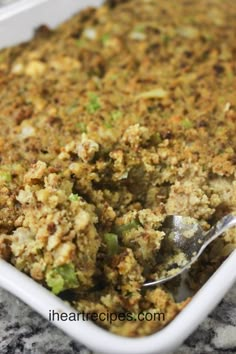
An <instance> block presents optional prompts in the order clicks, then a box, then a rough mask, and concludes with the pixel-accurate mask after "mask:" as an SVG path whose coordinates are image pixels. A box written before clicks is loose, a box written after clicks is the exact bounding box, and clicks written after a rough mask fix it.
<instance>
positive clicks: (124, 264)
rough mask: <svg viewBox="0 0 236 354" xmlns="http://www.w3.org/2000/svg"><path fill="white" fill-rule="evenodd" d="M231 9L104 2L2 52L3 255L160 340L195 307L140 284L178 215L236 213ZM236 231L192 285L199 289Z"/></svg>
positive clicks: (141, 0) (124, 327)
mask: <svg viewBox="0 0 236 354" xmlns="http://www.w3.org/2000/svg"><path fill="white" fill-rule="evenodd" d="M235 18H236V2H234V1H231V0H225V1H220V0H198V1H197V0H194V1H193V0H191V1H190V0H181V1H172V0H169V1H155V0H135V1H134V0H133V1H132V0H130V1H127V0H126V1H112V0H110V1H107V2H106V3H105V5H104V6H102V7H100V8H98V9H94V8H89V9H87V10H84V11H82V12H80V13H79V14H77V15H75V16H74V17H73V18H72V19H70V20H69V21H67V22H66V23H65V24H63V25H61V26H60V27H59V28H57V29H56V30H51V29H49V28H48V27H47V26H45V25H43V26H41V27H40V28H39V29H38V30H37V31H36V33H35V37H34V38H33V39H32V40H31V41H30V42H28V43H24V44H21V45H17V46H15V47H12V48H7V49H4V50H2V51H1V52H0V126H1V131H0V158H1V166H0V193H1V198H0V204H1V209H0V232H1V234H0V256H1V257H2V258H3V259H5V260H7V261H9V262H10V263H12V264H13V265H15V266H16V267H17V268H18V269H19V270H21V271H23V272H25V273H26V274H28V275H30V276H31V277H32V278H33V279H35V280H36V281H38V282H40V283H41V284H42V285H44V286H46V287H48V288H49V289H50V290H51V291H53V292H54V293H55V294H58V295H59V296H61V297H62V298H63V299H66V300H67V301H69V302H70V303H71V304H72V305H73V306H74V307H75V308H76V309H77V310H78V311H84V312H97V313H99V312H116V313H122V312H124V313H125V312H131V313H132V314H133V315H134V316H135V314H137V313H139V312H142V311H149V312H156V311H161V312H164V313H165V320H164V321H162V322H159V321H125V322H123V321H118V320H117V321H115V322H113V323H109V322H108V321H107V322H101V323H99V324H100V325H102V326H103V327H105V328H107V329H108V330H110V331H111V332H113V333H117V334H120V335H124V336H143V335H148V334H151V333H153V332H155V331H157V330H159V329H161V328H162V327H163V326H165V325H166V324H167V323H168V322H170V321H171V320H172V319H173V318H174V317H175V316H176V315H177V314H178V313H179V312H180V311H181V309H183V307H184V306H185V305H186V304H187V303H188V301H189V300H190V299H189V298H188V299H186V300H185V301H183V302H178V301H176V300H175V296H174V289H175V287H176V281H172V282H169V283H167V284H166V285H162V286H158V287H155V288H148V289H146V288H142V284H143V282H144V281H145V280H146V279H147V276H148V274H149V273H150V272H151V271H152V269H153V267H154V266H155V265H156V263H157V262H158V256H159V255H162V246H163V240H164V239H165V233H164V231H163V230H162V224H163V221H164V219H165V217H166V215H168V214H178V215H184V216H190V217H194V218H196V219H197V220H198V221H199V223H200V224H201V226H202V227H203V228H204V230H208V229H209V228H210V226H211V225H212V224H214V223H215V222H216V221H217V220H219V218H220V217H222V216H223V215H225V214H228V213H235V212H236V134H235V133H236V96H235V91H236V79H235V73H236V42H235V38H236V22H235ZM235 245H236V231H235V229H231V230H230V231H228V232H226V233H225V235H224V237H221V238H219V239H217V240H216V241H215V242H214V243H213V244H212V245H210V246H209V247H208V248H207V251H205V253H204V254H203V255H202V256H201V258H200V259H199V261H198V262H197V263H196V264H195V265H194V267H193V269H192V270H191V272H190V281H189V282H190V286H191V288H192V289H194V290H195V291H197V289H198V288H199V287H200V286H201V285H202V284H204V282H205V281H206V280H207V279H208V277H209V276H210V275H211V274H212V273H213V272H214V271H215V270H216V268H217V267H218V266H219V265H220V264H221V262H222V261H223V260H224V259H225V258H226V257H227V256H228V254H229V253H230V252H231V251H232V250H233V249H234V248H235Z"/></svg>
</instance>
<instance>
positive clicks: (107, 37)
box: [101, 33, 111, 46]
mask: <svg viewBox="0 0 236 354" xmlns="http://www.w3.org/2000/svg"><path fill="white" fill-rule="evenodd" d="M110 37H111V36H110V34H109V33H104V35H103V36H102V38H101V42H102V44H103V45H104V46H105V45H106V43H107V41H109V39H110Z"/></svg>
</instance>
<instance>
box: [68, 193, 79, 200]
mask: <svg viewBox="0 0 236 354" xmlns="http://www.w3.org/2000/svg"><path fill="white" fill-rule="evenodd" d="M78 199H79V196H78V194H74V193H71V194H70V195H69V200H70V201H71V202H76V201H77V200H78Z"/></svg>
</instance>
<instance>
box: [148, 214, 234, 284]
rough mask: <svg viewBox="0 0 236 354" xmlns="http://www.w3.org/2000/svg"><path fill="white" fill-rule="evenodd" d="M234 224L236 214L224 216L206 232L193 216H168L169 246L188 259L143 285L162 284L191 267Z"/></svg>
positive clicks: (166, 226)
mask: <svg viewBox="0 0 236 354" xmlns="http://www.w3.org/2000/svg"><path fill="white" fill-rule="evenodd" d="M234 226H236V216H233V215H226V216H224V217H223V218H222V219H221V220H220V221H218V222H217V224H216V225H215V226H213V227H212V228H211V229H210V230H209V231H208V232H204V231H203V230H202V228H201V226H200V225H199V224H198V221H197V220H195V219H193V218H190V217H185V216H179V215H169V216H167V217H166V219H165V222H164V225H163V230H164V231H165V233H166V236H165V238H166V239H167V241H168V242H169V247H173V248H175V250H177V251H179V252H181V253H182V254H183V255H184V258H185V260H186V261H185V262H183V263H182V264H181V265H178V267H177V268H173V269H172V271H171V272H172V273H171V274H170V275H169V276H165V277H161V278H159V279H156V280H152V281H147V282H146V283H144V284H143V286H151V285H158V284H162V283H165V282H167V281H168V280H171V279H173V278H175V277H176V276H178V275H180V274H181V273H183V271H185V270H186V269H189V268H190V267H191V265H192V264H193V263H194V262H195V261H196V260H197V259H198V257H199V256H200V255H201V254H202V252H203V251H204V250H205V248H206V247H207V246H208V245H209V243H211V242H212V241H213V240H215V239H216V238H217V237H218V236H220V235H221V234H222V233H224V232H225V231H227V230H228V229H230V228H231V227H234ZM162 267H163V265H162Z"/></svg>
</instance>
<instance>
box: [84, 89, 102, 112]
mask: <svg viewBox="0 0 236 354" xmlns="http://www.w3.org/2000/svg"><path fill="white" fill-rule="evenodd" d="M88 96H89V103H88V105H87V111H88V113H91V114H92V113H95V112H97V111H98V110H99V109H100V108H101V103H100V100H99V98H98V96H97V95H96V94H95V93H89V95H88Z"/></svg>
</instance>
